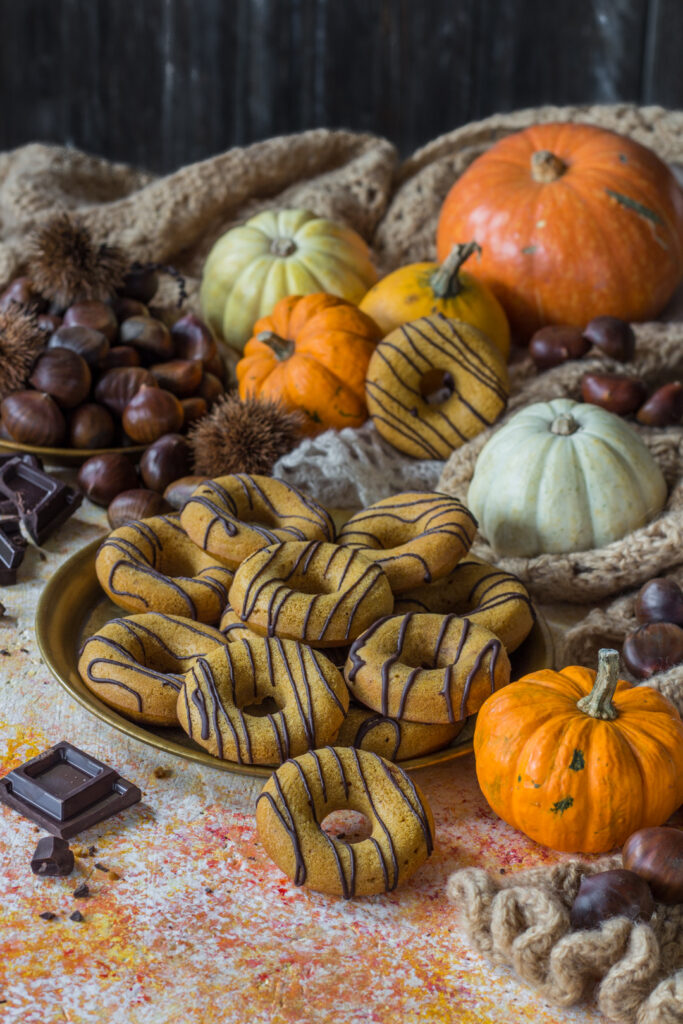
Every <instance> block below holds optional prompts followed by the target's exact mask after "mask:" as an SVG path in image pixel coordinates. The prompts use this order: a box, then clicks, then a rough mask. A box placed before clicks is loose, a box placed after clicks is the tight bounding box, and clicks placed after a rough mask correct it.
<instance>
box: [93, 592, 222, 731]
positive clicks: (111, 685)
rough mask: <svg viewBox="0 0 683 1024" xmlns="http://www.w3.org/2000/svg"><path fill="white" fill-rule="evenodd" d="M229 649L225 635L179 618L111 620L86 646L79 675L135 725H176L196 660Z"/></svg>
mask: <svg viewBox="0 0 683 1024" xmlns="http://www.w3.org/2000/svg"><path fill="white" fill-rule="evenodd" d="M225 646H226V640H225V638H224V637H223V635H222V633H219V632H218V630H217V629H213V628H212V627H211V626H205V625H204V624H203V623H201V622H193V621H192V620H191V619H186V618H181V617H180V616H178V615H163V614H160V613H159V612H148V613H146V614H144V615H128V616H127V617H126V618H121V619H111V620H110V621H109V622H107V623H106V625H104V626H103V627H102V629H100V630H99V632H97V633H95V634H94V635H93V636H89V637H88V639H87V640H86V641H85V643H84V644H83V647H82V648H81V651H80V654H79V657H78V671H79V674H80V676H81V679H82V680H83V682H84V683H85V685H86V686H87V687H88V688H89V689H90V690H92V691H93V693H94V694H96V696H98V697H99V698H100V700H101V701H104V703H105V704H108V705H109V707H112V708H115V709H116V711H120V712H121V713H122V714H124V715H127V717H128V718H132V719H133V720H134V721H136V722H147V723H149V724H150V725H177V724H178V716H177V714H176V704H177V702H178V692H179V691H180V689H181V686H182V682H183V677H184V675H185V673H186V672H187V671H188V669H189V668H190V666H191V665H192V663H193V662H194V660H195V659H196V658H203V657H206V656H207V655H208V654H210V653H211V652H212V651H217V650H221V649H222V648H224V647H225Z"/></svg>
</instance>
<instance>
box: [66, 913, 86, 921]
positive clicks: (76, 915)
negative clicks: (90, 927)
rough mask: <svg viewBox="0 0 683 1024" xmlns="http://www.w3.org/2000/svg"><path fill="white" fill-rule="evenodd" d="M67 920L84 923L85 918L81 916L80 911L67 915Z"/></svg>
mask: <svg viewBox="0 0 683 1024" xmlns="http://www.w3.org/2000/svg"><path fill="white" fill-rule="evenodd" d="M69 920H70V921H85V918H84V917H83V914H81V912H80V910H74V912H73V914H69Z"/></svg>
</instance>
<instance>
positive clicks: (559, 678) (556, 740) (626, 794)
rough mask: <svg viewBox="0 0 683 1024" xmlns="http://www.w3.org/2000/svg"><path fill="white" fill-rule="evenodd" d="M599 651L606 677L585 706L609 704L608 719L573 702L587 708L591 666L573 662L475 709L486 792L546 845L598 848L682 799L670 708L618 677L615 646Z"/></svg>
mask: <svg viewBox="0 0 683 1024" xmlns="http://www.w3.org/2000/svg"><path fill="white" fill-rule="evenodd" d="M605 655H609V656H611V658H612V661H611V664H610V663H609V662H606V661H605V660H604V658H605ZM600 657H601V659H603V661H602V663H601V668H600V679H601V682H602V683H603V684H604V683H605V681H606V680H608V686H607V690H606V691H605V690H604V689H603V692H602V697H601V699H600V700H598V701H597V704H596V698H595V692H594V693H593V695H592V697H591V700H592V705H591V706H592V708H593V710H595V708H596V707H597V706H599V707H601V708H605V707H607V706H610V705H611V707H612V708H613V710H614V711H615V712H616V715H615V717H614V718H613V719H601V718H596V717H592V715H591V714H590V713H587V712H586V711H585V710H582V709H580V708H578V707H577V702H578V701H579V700H582V699H583V700H584V708H585V707H586V704H585V700H586V698H587V697H588V695H589V694H591V690H592V689H593V688H594V684H595V681H596V673H595V672H594V671H593V670H591V669H588V668H583V667H580V666H575V665H572V666H569V667H568V668H565V669H563V670H562V671H561V672H554V671H551V670H549V669H545V670H541V671H538V672H534V673H531V674H530V675H527V676H524V677H523V678H522V679H520V680H518V681H517V682H514V683H511V684H510V685H509V686H506V687H504V688H503V689H502V690H500V691H498V692H497V693H495V694H492V695H491V697H489V698H488V699H487V700H486V702H485V703H484V705H483V706H482V708H481V709H480V711H479V715H478V718H477V725H476V730H475V734H474V752H475V756H476V770H477V778H478V780H479V785H480V786H481V789H482V792H483V794H484V796H485V797H486V800H487V801H488V803H489V804H490V806H491V808H492V809H493V810H494V811H495V812H496V814H498V815H499V816H500V817H501V818H502V819H503V820H504V821H506V822H507V823H508V824H510V825H512V826H513V827H514V828H516V829H519V831H520V832H523V833H524V834H525V835H527V836H529V838H531V839H533V840H535V841H536V842H537V843H541V844H542V845H543V846H548V847H550V848H551V849H553V850H562V851H566V852H572V853H577V852H580V853H604V852H606V851H607V850H611V849H613V848H614V847H616V846H619V845H620V844H622V843H623V842H624V840H625V839H626V838H627V837H628V836H629V835H631V833H633V832H635V831H636V830H637V829H640V828H645V827H648V826H650V825H661V824H662V823H663V822H664V821H666V820H667V818H668V817H669V816H670V815H671V814H672V813H673V812H674V811H675V810H676V808H677V807H679V806H680V804H681V803H682V802H683V722H681V719H680V716H679V714H678V712H677V710H676V708H675V707H674V705H673V704H672V703H671V702H670V701H669V700H667V698H666V697H664V696H663V695H662V694H660V693H659V692H658V691H657V690H654V689H652V688H651V687H649V686H638V687H633V686H631V685H630V684H629V683H627V682H625V681H623V680H620V681H618V682H617V678H616V677H617V675H618V660H619V656H618V654H617V652H616V651H607V652H605V651H602V652H600ZM608 664H609V667H608V668H605V667H604V666H605V665H608ZM606 673H607V674H606ZM610 676H612V678H611V680H610V679H609V677H610ZM612 686H615V690H614V691H612V692H613V697H612V698H610V697H609V693H610V691H611V687H612ZM606 695H607V700H606V701H605V696H606Z"/></svg>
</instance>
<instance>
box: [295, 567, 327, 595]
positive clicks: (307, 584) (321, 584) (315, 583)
mask: <svg viewBox="0 0 683 1024" xmlns="http://www.w3.org/2000/svg"><path fill="white" fill-rule="evenodd" d="M287 583H288V584H289V586H290V588H291V589H292V590H294V591H296V592H297V593H298V594H312V595H314V596H317V595H320V594H336V593H337V590H338V587H337V584H336V583H335V581H334V580H330V579H327V578H325V577H322V576H305V575H303V573H302V574H301V575H299V574H298V573H297V574H296V575H295V576H292V577H291V579H289V580H287Z"/></svg>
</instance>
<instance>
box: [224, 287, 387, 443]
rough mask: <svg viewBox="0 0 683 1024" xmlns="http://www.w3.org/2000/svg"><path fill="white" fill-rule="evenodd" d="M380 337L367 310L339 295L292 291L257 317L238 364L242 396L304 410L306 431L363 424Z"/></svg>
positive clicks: (301, 412) (304, 428)
mask: <svg viewBox="0 0 683 1024" xmlns="http://www.w3.org/2000/svg"><path fill="white" fill-rule="evenodd" d="M380 337H381V335H380V332H379V329H378V328H377V325H376V324H375V323H374V322H373V321H372V320H371V319H370V317H368V316H366V315H365V313H361V311H360V310H359V309H358V307H357V306H353V305H351V303H349V302H345V301H344V300H343V299H339V298H337V297H336V296H335V295H326V294H325V293H323V292H319V293H317V294H314V295H306V296H301V295H289V296H287V297H286V298H284V299H281V300H280V301H279V302H278V303H277V305H276V306H275V309H274V310H273V313H272V316H265V317H262V318H261V319H260V320H258V321H257V322H256V324H255V325H254V337H253V338H251V339H250V340H249V341H248V342H247V344H246V346H245V349H244V356H243V358H242V359H240V361H239V363H238V364H237V368H236V373H237V380H238V382H239V392H240V398H242V399H244V398H246V397H247V396H249V395H253V396H255V397H257V398H260V399H265V400H268V399H270V400H271V401H275V402H279V403H280V404H281V405H283V406H284V408H285V409H288V410H292V411H297V412H299V413H300V414H301V416H302V420H303V427H302V433H305V434H319V433H320V432H321V431H322V430H327V429H328V427H334V428H336V429H337V430H340V429H341V428H342V427H358V426H360V425H361V423H363V422H364V421H365V420H366V419H367V415H368V413H367V408H366V405H365V373H366V370H367V368H368V362H369V361H370V356H371V355H372V353H373V352H374V349H375V345H376V344H377V342H378V341H379V339H380Z"/></svg>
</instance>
